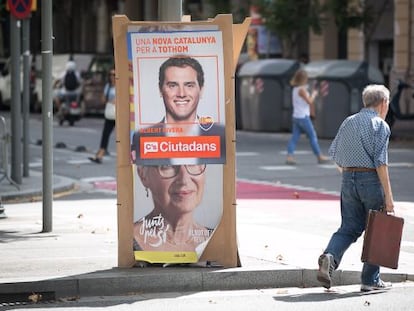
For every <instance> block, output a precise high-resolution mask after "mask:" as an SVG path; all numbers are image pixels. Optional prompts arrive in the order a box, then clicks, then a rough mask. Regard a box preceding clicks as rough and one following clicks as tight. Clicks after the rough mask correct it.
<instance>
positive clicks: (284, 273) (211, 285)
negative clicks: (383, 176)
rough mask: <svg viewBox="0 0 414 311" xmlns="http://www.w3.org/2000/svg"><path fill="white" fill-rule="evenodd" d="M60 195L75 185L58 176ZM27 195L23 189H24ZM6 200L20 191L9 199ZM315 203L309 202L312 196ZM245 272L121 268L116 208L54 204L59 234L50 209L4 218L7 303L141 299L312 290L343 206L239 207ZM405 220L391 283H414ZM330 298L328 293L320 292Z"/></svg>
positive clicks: (413, 215)
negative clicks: (45, 226) (47, 217)
mask: <svg viewBox="0 0 414 311" xmlns="http://www.w3.org/2000/svg"><path fill="white" fill-rule="evenodd" d="M55 181H56V183H54V187H55V191H56V192H60V191H67V190H68V189H71V187H73V185H74V183H73V181H72V180H70V179H67V178H61V177H58V176H56V177H55ZM41 186H42V182H41V176H40V175H38V174H35V173H34V172H33V173H32V172H31V177H29V178H27V179H25V182H24V184H23V185H22V192H21V194H24V195H25V196H26V198H29V197H30V195H31V194H39V193H40V190H41ZM23 188H24V189H23ZM3 189H4V185H2V186H1V191H2V195H3V197H6V198H7V201H10V200H12V199H13V196H15V198H17V194H16V191H15V190H12V189H10V191H9V192H8V193H6V192H4V191H3ZM303 197H305V198H306V196H303ZM237 203H238V205H237V232H238V244H239V254H240V259H241V263H242V267H240V268H229V269H217V268H205V267H189V266H170V267H165V268H163V267H147V268H130V269H120V268H117V216H116V215H117V213H116V200H115V199H108V200H81V201H54V202H53V232H51V233H41V230H42V203H41V202H34V203H16V204H12V203H7V204H4V207H5V209H6V215H7V218H6V219H0V242H1V243H0V245H1V246H0V247H1V257H2V260H1V269H0V302H2V301H6V302H7V301H27V297H28V295H30V294H32V293H38V294H42V296H43V300H53V299H58V298H62V297H79V296H100V295H120V294H130V293H134V292H141V293H142V292H166V291H174V292H185V291H204V290H228V289H251V288H270V287H313V286H320V285H319V284H318V283H317V282H316V271H317V270H316V269H317V259H318V256H319V255H320V253H321V252H322V250H323V248H324V247H325V246H326V244H327V242H328V239H329V237H330V235H331V234H332V233H333V232H334V230H336V229H337V227H338V225H339V221H340V219H339V205H338V204H339V203H338V200H336V199H335V200H332V199H326V198H325V199H324V200H316V199H302V198H300V199H284V200H280V199H278V200H274V199H260V200H258V199H239V200H238V201H237ZM397 207H398V209H397V211H396V212H397V215H401V216H402V217H404V218H405V227H404V236H403V242H402V245H401V254H400V261H399V263H400V265H399V269H398V270H391V269H385V268H384V269H382V270H381V271H382V278H383V279H384V280H387V281H393V282H403V281H406V280H411V281H414V252H413V245H414V236H413V234H410V233H412V232H413V228H414V203H408V202H398V204H397ZM361 249H362V239H359V241H358V242H357V243H356V244H355V245H352V246H351V248H350V249H349V250H348V252H347V253H346V255H345V256H344V258H343V262H342V264H341V267H340V269H341V270H339V271H336V272H335V273H334V285H345V284H359V274H360V273H359V271H360V269H361V267H362V264H361V262H360V253H361ZM321 290H323V289H322V288H321Z"/></svg>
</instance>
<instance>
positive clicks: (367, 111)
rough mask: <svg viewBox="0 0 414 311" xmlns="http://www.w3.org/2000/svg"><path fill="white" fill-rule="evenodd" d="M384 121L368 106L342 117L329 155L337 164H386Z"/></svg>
mask: <svg viewBox="0 0 414 311" xmlns="http://www.w3.org/2000/svg"><path fill="white" fill-rule="evenodd" d="M390 134H391V131H390V128H389V126H388V124H387V123H386V122H385V121H384V120H383V119H381V118H380V117H379V116H378V113H377V112H376V111H375V110H373V109H371V108H362V109H361V111H360V112H358V113H356V114H354V115H352V116H349V117H348V118H346V119H345V120H344V121H343V122H342V124H341V126H340V127H339V130H338V133H337V134H336V137H335V139H334V140H333V142H332V144H331V146H330V148H329V155H330V156H331V157H332V159H333V160H334V161H335V162H336V163H337V164H338V165H339V166H340V167H368V168H377V167H379V166H381V165H388V152H387V149H388V142H389V137H390Z"/></svg>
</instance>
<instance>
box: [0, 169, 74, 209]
mask: <svg viewBox="0 0 414 311" xmlns="http://www.w3.org/2000/svg"><path fill="white" fill-rule="evenodd" d="M31 174H32V175H33V172H31ZM35 174H36V173H35ZM29 178H30V177H29ZM35 178H39V183H40V185H39V187H38V189H34V188H32V189H27V190H16V191H11V192H9V193H5V194H2V195H1V196H0V197H1V202H2V203H25V202H36V201H41V200H42V195H43V190H42V184H41V183H42V179H41V177H39V176H36V177H35ZM75 188H76V181H74V180H73V179H70V178H67V177H61V176H56V175H54V176H53V194H54V195H57V194H62V193H65V192H70V191H73V190H74V189H75Z"/></svg>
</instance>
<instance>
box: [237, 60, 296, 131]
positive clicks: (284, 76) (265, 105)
mask: <svg viewBox="0 0 414 311" xmlns="http://www.w3.org/2000/svg"><path fill="white" fill-rule="evenodd" d="M300 66H301V64H300V62H298V61H296V60H291V59H263V60H256V61H249V62H246V63H245V64H244V65H243V66H242V67H241V68H240V70H239V72H238V79H240V89H239V96H240V109H241V123H242V128H243V129H244V130H251V131H262V132H281V131H289V130H290V129H291V126H292V100H291V90H292V88H291V86H290V84H289V82H290V79H291V78H292V76H293V74H294V73H295V72H296V70H298V69H299V68H300Z"/></svg>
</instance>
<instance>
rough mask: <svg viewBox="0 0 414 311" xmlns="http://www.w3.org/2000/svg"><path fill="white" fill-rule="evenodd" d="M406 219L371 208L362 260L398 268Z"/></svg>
mask: <svg viewBox="0 0 414 311" xmlns="http://www.w3.org/2000/svg"><path fill="white" fill-rule="evenodd" d="M403 225H404V219H403V218H401V217H396V216H394V215H390V214H387V213H386V212H383V211H374V210H370V211H369V214H368V221H367V227H366V228H365V235H364V245H363V247H362V256H361V260H362V262H367V263H370V264H374V265H378V266H382V267H388V268H392V269H397V268H398V257H399V255H400V245H401V236H402V230H403Z"/></svg>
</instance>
